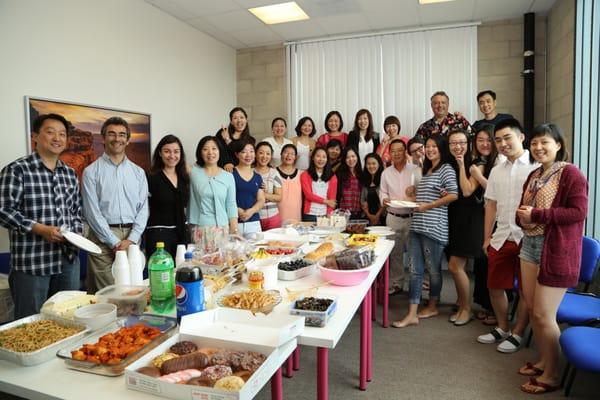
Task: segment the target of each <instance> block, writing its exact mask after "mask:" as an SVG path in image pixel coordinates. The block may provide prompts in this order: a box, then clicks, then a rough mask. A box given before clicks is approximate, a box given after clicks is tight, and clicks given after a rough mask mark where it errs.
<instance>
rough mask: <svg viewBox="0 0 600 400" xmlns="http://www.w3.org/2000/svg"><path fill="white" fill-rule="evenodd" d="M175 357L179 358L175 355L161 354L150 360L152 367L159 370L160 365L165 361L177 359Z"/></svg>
mask: <svg viewBox="0 0 600 400" xmlns="http://www.w3.org/2000/svg"><path fill="white" fill-rule="evenodd" d="M177 357H179V356H178V355H177V354H175V353H165V354H161V355H160V356H157V357H154V359H153V360H152V365H154V366H155V367H156V368H160V367H162V364H163V363H164V362H165V361H167V360H171V359H173V358H177Z"/></svg>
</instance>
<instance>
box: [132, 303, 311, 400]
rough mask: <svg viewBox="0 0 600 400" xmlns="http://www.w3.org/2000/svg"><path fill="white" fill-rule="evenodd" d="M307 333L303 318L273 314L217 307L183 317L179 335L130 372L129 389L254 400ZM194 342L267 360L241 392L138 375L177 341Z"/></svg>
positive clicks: (191, 399) (196, 399) (198, 399)
mask: <svg viewBox="0 0 600 400" xmlns="http://www.w3.org/2000/svg"><path fill="white" fill-rule="evenodd" d="M303 332H304V317H297V316H293V315H288V314H279V313H271V314H269V315H258V316H254V315H252V313H250V312H249V311H244V310H235V309H231V308H216V309H213V310H210V311H204V312H200V313H196V314H192V315H187V316H185V317H183V318H182V319H181V325H180V327H179V333H178V334H176V335H173V337H171V338H169V339H168V340H167V341H165V342H164V343H162V344H161V345H160V346H158V347H156V348H155V349H154V350H152V351H151V352H149V353H148V354H146V355H145V356H144V357H142V358H140V359H139V360H137V361H136V362H134V363H133V364H131V365H130V366H129V367H127V368H126V369H125V380H126V384H127V388H129V389H132V390H138V391H141V392H146V393H150V394H154V395H156V396H161V397H167V398H170V399H176V400H184V399H185V400H246V399H248V400H249V399H252V398H254V396H256V394H257V393H258V392H259V391H260V389H261V388H262V387H263V386H264V385H265V383H267V382H268V381H269V380H270V379H271V376H272V375H273V374H274V373H275V372H276V371H277V369H278V368H279V367H280V366H281V364H283V362H284V361H285V360H286V359H287V358H288V357H289V355H290V354H291V353H292V352H293V351H294V349H295V348H296V337H297V336H298V335H301V334H302V333H303ZM182 340H189V341H191V342H193V343H195V344H196V345H198V347H214V348H222V349H227V350H237V351H256V352H259V353H262V354H264V355H265V356H267V359H266V360H265V361H264V362H263V364H262V365H261V366H260V367H259V368H258V369H257V370H256V372H254V374H252V376H251V377H250V378H249V379H248V381H247V382H246V383H245V384H244V386H243V387H242V389H241V390H240V391H239V392H233V391H226V390H220V389H213V388H210V387H204V386H194V385H183V384H175V383H167V382H164V381H161V380H158V379H156V378H152V377H150V376H148V375H143V374H140V373H138V372H136V370H137V369H139V368H141V367H145V366H148V365H150V364H151V361H152V359H154V358H155V357H156V356H158V355H160V354H163V353H165V352H167V351H168V349H169V348H170V347H171V346H172V345H173V344H175V343H177V342H180V341H182Z"/></svg>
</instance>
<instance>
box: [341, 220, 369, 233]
mask: <svg viewBox="0 0 600 400" xmlns="http://www.w3.org/2000/svg"><path fill="white" fill-rule="evenodd" d="M367 225H369V221H368V220H366V219H351V220H350V221H348V224H347V225H346V230H345V231H344V232H346V233H352V234H354V233H365V232H366V231H367Z"/></svg>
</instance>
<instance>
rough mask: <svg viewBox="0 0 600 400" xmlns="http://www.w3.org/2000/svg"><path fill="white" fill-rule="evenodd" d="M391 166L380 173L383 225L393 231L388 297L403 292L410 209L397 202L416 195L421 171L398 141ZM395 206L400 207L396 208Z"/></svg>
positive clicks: (392, 153) (394, 144)
mask: <svg viewBox="0 0 600 400" xmlns="http://www.w3.org/2000/svg"><path fill="white" fill-rule="evenodd" d="M389 149H390V156H391V159H392V165H390V166H389V167H387V168H386V169H385V170H384V171H383V173H382V174H381V184H380V195H379V198H380V199H381V204H382V205H383V206H385V207H387V216H386V225H387V226H389V227H390V228H391V229H392V230H394V232H395V235H394V236H393V239H394V241H395V244H394V249H393V250H392V253H391V254H390V289H389V294H390V295H392V294H396V293H400V292H402V288H403V287H404V252H405V248H406V242H407V241H408V230H409V228H410V223H411V220H412V211H413V209H412V208H406V207H402V204H401V203H398V204H397V203H396V202H397V201H399V200H408V198H409V197H411V196H414V195H415V185H416V184H418V183H419V181H420V180H421V170H420V169H419V167H417V166H416V165H414V164H410V163H409V162H408V158H407V156H406V144H405V143H404V142H403V141H402V140H400V139H394V140H393V141H392V142H391V143H390V147H389ZM394 204H397V205H400V206H395V205H394Z"/></svg>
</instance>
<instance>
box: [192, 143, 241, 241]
mask: <svg viewBox="0 0 600 400" xmlns="http://www.w3.org/2000/svg"><path fill="white" fill-rule="evenodd" d="M218 161H219V146H218V144H217V141H216V140H215V137H214V136H205V137H203V138H202V139H201V140H200V143H198V147H196V165H194V167H193V168H192V173H191V176H190V202H189V206H188V207H189V210H188V222H189V223H190V224H193V225H197V226H201V227H203V226H221V227H225V226H228V227H229V233H237V231H238V226H237V218H238V212H237V204H236V200H235V181H234V179H233V175H231V174H230V173H229V172H226V171H225V170H223V169H222V168H220V167H219V166H218V164H217V163H218Z"/></svg>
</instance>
